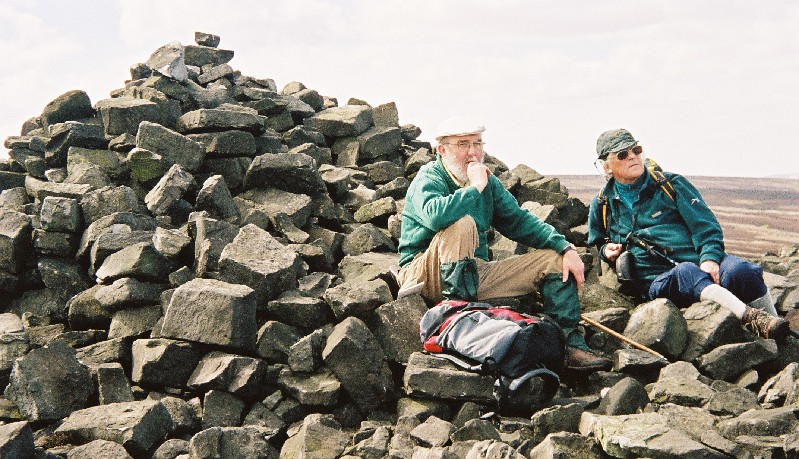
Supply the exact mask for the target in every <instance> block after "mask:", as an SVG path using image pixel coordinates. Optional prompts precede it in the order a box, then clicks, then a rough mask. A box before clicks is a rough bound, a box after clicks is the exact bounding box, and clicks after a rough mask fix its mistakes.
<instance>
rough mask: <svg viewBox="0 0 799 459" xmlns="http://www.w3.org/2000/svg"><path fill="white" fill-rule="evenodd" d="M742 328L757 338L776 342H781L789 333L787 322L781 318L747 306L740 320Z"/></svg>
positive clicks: (789, 328)
mask: <svg viewBox="0 0 799 459" xmlns="http://www.w3.org/2000/svg"><path fill="white" fill-rule="evenodd" d="M741 322H742V323H743V326H744V327H746V328H747V329H748V330H750V331H752V333H754V334H756V335H757V336H760V337H763V338H768V339H773V340H775V341H777V342H782V341H784V340H785V337H787V336H788V333H790V332H791V327H790V325H789V324H788V322H787V321H786V320H785V319H783V318H781V317H774V316H772V315H771V314H769V313H767V312H765V311H761V310H760V309H755V308H753V307H751V306H747V307H746V310H744V316H743V318H741Z"/></svg>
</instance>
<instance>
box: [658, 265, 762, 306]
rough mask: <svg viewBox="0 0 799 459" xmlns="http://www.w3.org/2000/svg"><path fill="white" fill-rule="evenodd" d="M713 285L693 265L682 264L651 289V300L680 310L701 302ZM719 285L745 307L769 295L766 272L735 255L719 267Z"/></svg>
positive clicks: (710, 279)
mask: <svg viewBox="0 0 799 459" xmlns="http://www.w3.org/2000/svg"><path fill="white" fill-rule="evenodd" d="M712 283H713V279H712V278H711V277H710V274H708V273H706V272H704V271H702V270H701V269H699V266H697V265H695V264H693V263H680V264H678V265H677V266H675V267H674V268H672V269H670V270H668V271H666V272H665V273H663V274H661V275H659V276H658V277H656V278H655V280H654V281H652V284H651V285H650V286H649V292H648V295H647V296H648V299H649V300H653V299H655V298H668V299H670V300H671V301H672V302H673V303H674V304H675V305H677V306H678V307H687V306H690V305H691V304H693V303H696V302H697V301H699V294H700V293H702V290H704V289H705V287H707V286H708V285H710V284H712ZM719 284H720V285H721V286H722V287H724V288H726V289H727V290H729V291H730V292H732V294H733V295H735V296H736V297H738V299H740V300H741V301H743V302H744V303H750V302H752V301H754V300H756V299H758V298H760V297H761V296H763V295H765V294H766V293H767V292H768V287H766V283H765V282H764V281H763V268H761V267H760V266H758V265H756V264H754V263H752V262H751V261H747V260H743V259H741V258H738V257H736V256H734V255H726V256H725V257H724V259H723V260H721V263H720V264H719Z"/></svg>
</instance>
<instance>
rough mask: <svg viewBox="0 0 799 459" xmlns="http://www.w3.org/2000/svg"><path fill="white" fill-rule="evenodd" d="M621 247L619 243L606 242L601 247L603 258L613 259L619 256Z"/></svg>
mask: <svg viewBox="0 0 799 459" xmlns="http://www.w3.org/2000/svg"><path fill="white" fill-rule="evenodd" d="M623 247H624V246H623V245H621V244H617V243H615V242H608V243H607V244H605V248H604V249H602V254H603V255H605V258H607V259H608V261H615V260H616V259H617V258H619V255H621V249H622V248H623Z"/></svg>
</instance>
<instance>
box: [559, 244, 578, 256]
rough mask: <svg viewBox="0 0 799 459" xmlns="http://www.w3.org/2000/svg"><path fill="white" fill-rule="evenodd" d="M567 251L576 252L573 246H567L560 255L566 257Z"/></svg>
mask: <svg viewBox="0 0 799 459" xmlns="http://www.w3.org/2000/svg"><path fill="white" fill-rule="evenodd" d="M569 250H577V249H576V248H575V247H574V244H569V245H567V246H566V247H564V248H563V250H561V251H560V254H561V255H566V252H568V251H569Z"/></svg>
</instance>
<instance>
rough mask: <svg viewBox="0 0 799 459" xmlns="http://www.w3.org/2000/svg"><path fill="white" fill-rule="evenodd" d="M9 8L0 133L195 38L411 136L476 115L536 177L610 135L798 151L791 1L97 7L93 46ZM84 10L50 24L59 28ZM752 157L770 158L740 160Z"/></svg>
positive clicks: (712, 153) (585, 159) (730, 165)
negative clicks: (379, 110) (395, 120)
mask: <svg viewBox="0 0 799 459" xmlns="http://www.w3.org/2000/svg"><path fill="white" fill-rule="evenodd" d="M44 3H48V2H44ZM10 5H11V6H8V5H4V6H2V7H0V20H2V21H4V22H9V23H12V24H13V25H14V26H13V27H10V28H9V29H8V30H4V31H3V32H0V51H3V52H4V55H6V54H8V55H9V56H13V60H9V62H20V63H24V64H23V65H20V64H15V68H14V70H13V71H7V72H5V75H4V76H3V77H0V78H4V80H0V83H4V84H2V85H0V91H2V93H0V96H1V97H2V99H3V100H4V105H5V106H6V107H8V109H6V110H5V111H6V113H3V114H0V116H2V118H0V128H2V129H4V131H3V132H9V129H10V128H11V127H13V132H12V133H16V131H17V130H18V129H19V125H21V123H22V121H24V119H26V118H27V117H29V116H33V115H36V114H38V112H40V111H41V108H42V107H43V106H44V104H45V103H46V102H47V101H49V100H51V99H52V98H54V97H55V96H57V95H58V94H60V93H63V92H65V91H66V90H69V89H85V90H87V92H89V94H90V96H91V98H92V101H93V102H96V101H97V100H99V99H100V98H105V97H108V93H109V91H111V90H113V89H115V88H118V87H120V86H122V84H123V83H124V80H125V79H127V78H129V75H128V67H129V66H130V65H132V64H134V63H136V62H143V61H145V60H146V59H147V58H148V57H149V55H150V53H152V51H154V50H155V49H157V48H158V47H160V46H161V45H163V44H165V43H167V42H170V41H173V40H179V41H181V42H182V43H184V44H191V43H192V42H193V34H194V32H195V31H204V32H209V33H214V34H217V35H220V36H221V38H222V41H221V43H220V47H222V48H225V49H232V50H234V51H235V53H236V57H235V58H234V59H233V61H232V62H231V65H232V66H233V67H234V68H236V69H238V70H240V71H241V72H242V73H244V74H246V75H251V76H254V77H259V78H273V79H274V80H275V81H276V83H277V85H278V87H279V88H281V87H282V86H283V85H285V84H286V83H289V82H291V81H301V82H303V83H305V84H306V85H307V86H308V87H311V88H313V89H316V90H317V91H319V92H320V93H322V94H324V95H327V96H331V97H335V98H337V99H338V100H339V103H342V104H343V103H346V101H347V100H348V99H349V98H350V97H357V98H360V99H364V100H366V101H368V102H369V103H371V104H373V105H377V104H381V103H385V102H392V101H393V102H396V103H397V106H398V109H399V114H400V122H401V123H413V124H416V125H418V126H420V127H421V128H422V130H423V134H422V138H423V139H424V140H431V136H430V135H428V133H432V132H433V129H434V127H435V126H436V125H437V124H438V122H439V121H440V120H441V119H442V118H444V117H446V116H448V115H450V114H452V113H455V112H470V113H472V114H474V115H476V116H480V117H482V118H484V119H485V124H486V126H487V128H488V131H487V132H486V141H487V142H488V150H489V151H490V152H491V153H492V154H494V155H496V156H499V157H500V158H501V159H503V160H504V161H506V162H507V163H508V164H509V165H515V164H518V163H522V162H523V163H526V164H528V165H530V166H532V167H534V168H536V169H538V170H540V171H541V172H543V173H547V174H553V173H593V167H592V166H591V163H592V162H593V159H594V153H593V149H594V144H595V141H596V137H597V135H598V134H599V133H601V132H602V131H604V130H606V129H610V128H615V127H621V126H624V127H627V128H629V129H631V130H632V131H633V132H634V134H635V135H636V136H637V137H639V138H640V139H641V141H642V143H644V144H645V145H646V146H647V151H648V152H650V153H651V154H653V155H656V156H655V157H656V158H657V159H658V160H659V161H660V162H661V163H663V164H664V166H666V167H667V168H671V169H674V170H678V171H680V172H684V173H689V174H704V175H765V174H775V173H779V172H783V170H784V169H785V167H784V165H785V164H792V163H793V157H794V155H795V154H796V152H797V150H799V139H797V136H795V135H793V131H794V130H795V125H796V122H797V120H798V119H799V116H797V114H798V113H797V111H798V110H797V108H796V107H797V106H799V104H797V103H799V100H797V99H799V61H797V60H796V58H795V56H796V55H797V54H799V36H798V35H797V34H796V33H795V30H797V28H799V5H796V6H795V5H794V3H792V2H790V1H789V0H783V1H774V2H766V3H761V4H757V5H755V4H752V3H751V2H744V1H721V0H713V1H708V2H700V3H697V2H690V1H687V0H678V1H653V2H639V1H633V0H624V1H609V0H599V1H595V2H589V3H585V4H581V5H580V7H579V8H575V7H573V6H571V7H568V8H567V7H565V6H563V5H561V4H558V3H552V2H546V1H541V0H534V1H522V0H500V1H495V2H484V1H477V0H437V1H434V2H430V1H427V0H406V1H398V0H385V1H380V2H375V1H366V0H349V1H332V0H331V1H329V0H291V1H289V0H286V1H270V2H261V1H254V0H252V1H232V2H218V1H210V0H194V1H184V0H177V1H170V2H161V1H153V0H143V1H139V2H127V1H118V2H117V3H115V4H114V3H109V4H105V3H103V5H106V6H103V7H102V9H101V13H102V14H103V17H102V18H100V19H98V20H97V21H96V22H100V23H102V24H103V27H104V28H103V35H102V36H100V37H96V40H94V41H93V40H89V39H87V33H86V31H83V33H82V34H79V33H78V32H76V31H75V30H73V29H71V28H70V27H67V26H65V25H62V26H61V27H53V23H52V21H53V18H52V17H46V16H43V15H41V14H38V13H37V11H38V10H40V9H41V7H42V3H41V2H12V3H11V4H10ZM26 5H33V7H26ZM84 5H85V6H84ZM107 5H111V6H107ZM96 8H100V7H98V4H97V3H91V2H90V3H84V2H80V3H77V4H74V5H72V4H70V8H66V7H64V9H63V11H59V13H61V14H62V15H63V16H65V17H63V18H62V19H61V21H62V22H64V23H65V24H66V23H70V22H72V21H76V20H77V19H73V18H70V17H67V16H68V15H69V14H74V15H76V16H80V17H84V16H86V15H88V14H89V12H90V11H91V10H92V9H96ZM48 21H49V22H48ZM98 42H101V43H98ZM102 46H105V48H103V47H102ZM112 47H113V48H112ZM43 57H44V58H43ZM75 62H81V65H79V66H75V65H74V63H75ZM81 83H82V85H81ZM753 151H769V152H770V159H771V160H769V161H759V162H753V161H752V160H751V154H752V152H753ZM722 158H723V159H722Z"/></svg>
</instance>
